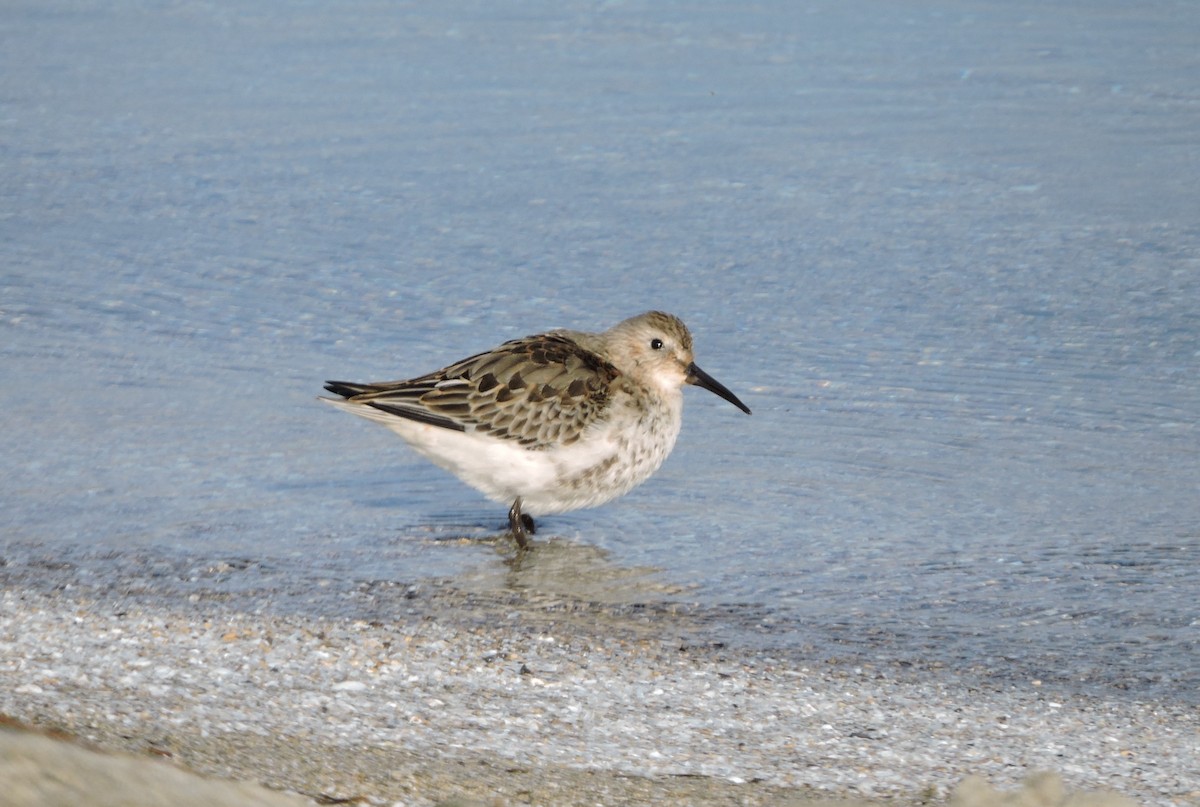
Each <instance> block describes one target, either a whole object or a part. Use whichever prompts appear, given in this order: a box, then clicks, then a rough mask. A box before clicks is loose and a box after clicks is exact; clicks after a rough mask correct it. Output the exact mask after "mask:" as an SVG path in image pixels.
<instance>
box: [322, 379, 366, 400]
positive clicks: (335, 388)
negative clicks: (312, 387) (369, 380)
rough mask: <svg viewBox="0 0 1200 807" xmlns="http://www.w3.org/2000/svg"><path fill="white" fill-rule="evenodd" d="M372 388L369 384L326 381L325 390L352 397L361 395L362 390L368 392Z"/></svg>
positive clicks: (344, 396)
mask: <svg viewBox="0 0 1200 807" xmlns="http://www.w3.org/2000/svg"><path fill="white" fill-rule="evenodd" d="M372 389H373V387H371V385H370V384H351V383H350V382H349V381H326V382H325V391H326V392H332V393H333V394H334V395H341V396H342V397H343V398H353V397H354V396H355V395H361V394H363V393H364V392H370V391H371V390H372Z"/></svg>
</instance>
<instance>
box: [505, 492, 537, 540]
mask: <svg viewBox="0 0 1200 807" xmlns="http://www.w3.org/2000/svg"><path fill="white" fill-rule="evenodd" d="M508 529H509V532H511V533H512V537H513V540H514V541H516V542H517V547H518V548H519V549H528V548H529V536H528V534H527V532H533V519H532V518H530V517H529V516H527V515H525V514H524V513H522V512H521V497H520V496H518V497H517V500H516V501H515V502H513V505H512V507H511V508H510V509H509V511H508Z"/></svg>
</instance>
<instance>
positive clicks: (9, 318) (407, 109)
mask: <svg viewBox="0 0 1200 807" xmlns="http://www.w3.org/2000/svg"><path fill="white" fill-rule="evenodd" d="M1197 41H1200V8H1198V7H1197V6H1196V5H1195V4H1193V3H1187V2H1184V3H1178V2H1146V3H1139V4H1136V6H1131V5H1129V4H1126V3H1119V2H1096V0H1086V1H1085V0H1077V1H1076V2H1060V3H1052V4H1046V3H1034V2H1006V3H989V2H982V0H968V2H955V3H936V2H924V3H896V2H890V0H889V1H888V2H883V1H882V0H880V2H854V3H836V2H808V3H792V2H783V1H782V0H780V2H769V3H757V4H754V3H751V4H747V3H740V2H738V3H735V2H721V1H719V0H718V1H715V2H711V3H701V4H698V5H697V4H682V3H674V2H626V3H622V2H606V3H595V2H586V3H584V2H568V3H548V2H533V3H522V4H519V5H508V4H494V3H458V4H418V5H417V6H414V7H409V6H403V5H394V4H387V3H368V2H349V3H339V4H296V3H284V2H260V3H255V4H250V5H245V4H236V3H224V2H217V3H203V4H202V3H189V2H183V3H162V2H150V0H147V1H146V2H114V3H104V4H87V3H67V2H46V0H37V2H32V0H31V1H30V2H12V3H9V4H8V5H7V6H6V7H5V10H4V11H3V12H2V14H0V42H2V43H3V47H0V169H2V173H0V373H2V378H3V384H0V411H3V413H4V416H3V418H4V420H3V424H4V425H3V428H2V429H0V508H2V510H0V557H4V558H7V560H8V561H9V562H10V564H13V565H17V564H19V563H21V562H24V561H23V560H22V559H27V558H29V557H35V556H36V557H41V558H46V557H64V558H72V559H73V562H75V563H81V564H83V565H85V566H86V565H87V564H88V563H91V562H94V563H95V564H96V568H97V569H101V571H100V572H98V573H102V574H106V575H113V576H114V580H115V583H114V584H116V583H118V582H119V580H117V578H119V571H113V570H112V569H111V568H110V566H111V564H110V566H104V563H103V562H102V561H103V559H104V558H109V559H111V558H113V557H119V556H120V553H121V552H126V551H130V550H131V548H132V549H136V550H137V551H139V552H142V553H149V554H150V555H154V554H155V553H157V554H159V555H161V556H162V557H170V558H178V557H196V558H205V559H209V558H221V557H231V558H251V559H254V560H255V562H259V563H262V564H266V565H267V566H269V567H270V568H272V569H273V570H275V571H274V573H275V574H277V575H279V576H280V578H281V579H283V580H285V581H290V584H292V585H294V586H305V585H307V582H306V581H310V580H327V579H338V578H341V579H349V578H353V579H360V580H384V581H386V580H399V581H411V580H418V579H420V578H422V577H427V576H444V575H451V576H461V577H463V578H464V579H468V578H470V577H471V576H472V575H481V574H483V575H486V574H487V573H489V570H493V569H495V568H497V567H498V566H499V565H500V564H501V563H502V558H501V556H500V555H499V554H497V552H496V551H495V549H493V548H491V547H487V546H485V545H472V544H459V543H455V542H453V541H446V540H437V539H439V538H446V537H452V536H453V535H457V534H472V535H474V534H481V533H486V532H489V531H494V530H498V529H499V528H500V527H501V526H502V525H503V523H504V512H503V508H502V507H497V506H496V505H494V504H491V503H489V502H487V501H485V500H484V499H483V498H482V497H481V496H479V495H478V494H476V493H474V492H473V491H471V490H469V489H468V488H465V487H464V486H462V485H461V484H460V483H458V482H457V481H455V480H454V479H453V478H451V477H448V476H446V475H444V474H443V473H442V472H440V471H437V470H436V469H433V468H431V467H429V466H427V464H425V463H424V462H423V461H422V460H420V459H419V458H417V457H416V456H415V455H413V454H411V453H410V452H408V451H407V450H406V449H405V448H404V446H403V445H402V444H401V443H400V441H399V440H396V439H394V438H392V437H391V436H390V435H388V434H387V433H386V432H384V431H383V430H381V429H378V427H374V426H373V425H372V424H369V423H365V422H362V421H359V420H356V419H353V418H349V417H346V416H345V415H342V414H340V413H337V412H335V411H333V410H331V409H329V408H327V407H323V406H321V405H319V404H318V403H317V402H316V401H315V400H314V399H315V396H316V395H317V394H318V393H319V392H320V387H321V382H322V381H323V380H324V379H326V378H342V377H345V378H350V379H361V380H366V379H385V378H394V377H404V376H408V375H415V374H418V373H422V372H425V371H428V370H431V369H434V368H437V367H440V366H442V365H444V364H446V363H448V362H450V361H452V360H454V359H457V358H460V357H462V356H464V355H467V354H468V353H471V352H475V351H478V350H480V349H484V348H487V347H490V346H491V345H493V344H495V343H498V342H499V341H501V340H503V339H507V338H511V337H514V336H519V335H524V334H527V333H532V332H536V331H539V330H542V329H545V328H548V327H554V326H570V327H578V328H587V329H592V328H596V329H599V328H603V327H607V326H608V325H610V324H612V323H613V322H615V321H617V320H618V319H621V318H623V317H626V316H629V315H631V314H634V313H638V312H640V311H643V310H646V309H649V308H663V309H666V310H669V311H672V312H673V313H676V314H678V315H680V316H681V317H683V318H684V319H685V321H687V322H688V323H689V324H690V325H691V327H692V330H693V332H694V334H695V337H696V343H697V361H698V363H699V364H700V365H701V366H702V367H704V368H705V369H706V370H707V371H708V372H709V373H711V374H712V375H714V376H715V377H716V378H718V379H719V380H720V381H722V382H723V383H724V384H726V385H727V386H728V387H730V388H731V389H732V390H734V391H735V392H736V393H737V394H738V395H739V396H740V397H742V398H743V399H744V400H745V401H746V402H747V404H748V405H749V406H750V407H751V408H752V409H753V410H754V415H753V416H752V417H749V418H747V417H745V416H744V415H742V414H741V413H740V412H738V411H737V410H735V409H734V408H733V407H731V406H729V405H728V404H726V403H725V402H723V401H721V400H720V399H718V398H716V397H715V396H712V395H709V394H707V393H705V392H703V391H700V390H689V391H688V392H687V407H686V408H687V411H686V413H685V424H684V429H683V433H682V435H681V437H680V441H679V446H678V448H677V449H676V452H675V454H674V455H673V456H672V457H671V458H670V459H669V460H668V462H667V464H666V465H665V466H664V468H663V469H662V471H660V473H659V474H658V475H657V476H656V477H654V478H653V479H652V480H651V481H650V482H649V483H647V484H646V485H644V486H643V487H642V488H640V489H638V490H636V491H635V492H634V493H632V494H630V495H629V496H628V497H626V498H624V499H622V500H620V501H618V502H616V503H613V504H610V505H607V506H605V507H603V508H600V509H597V510H591V511H582V512H577V513H572V514H568V515H564V516H558V517H552V518H548V519H546V521H545V523H544V524H543V529H544V535H551V536H557V537H559V538H560V539H562V540H564V541H566V542H569V543H571V544H575V545H579V546H582V547H589V548H596V549H599V550H603V551H604V552H606V553H607V556H606V557H607V562H609V563H611V564H612V565H613V566H614V567H617V568H630V569H634V568H642V567H650V568H653V569H656V570H658V571H657V572H656V573H655V580H656V581H657V582H658V583H660V584H661V585H663V586H668V587H676V588H682V590H683V592H682V594H680V595H679V596H681V597H682V598H683V599H685V600H686V601H688V602H694V603H696V604H697V605H698V606H699V607H701V608H703V609H709V610H710V612H711V613H713V614H716V615H718V616H717V617H716V618H715V620H716V624H715V627H714V630H715V631H716V633H717V634H719V635H720V636H722V637H724V639H726V640H728V641H736V642H747V643H749V644H751V645H754V646H760V647H767V648H770V649H772V650H773V651H774V650H779V651H780V652H789V653H791V654H793V656H796V657H801V658H805V657H812V658H847V659H851V660H852V661H854V662H855V663H859V662H861V661H864V660H866V661H875V662H879V663H896V662H899V663H905V664H907V663H927V662H934V663H938V664H942V665H944V669H945V670H946V671H947V674H952V673H955V672H956V671H960V670H968V669H970V670H984V671H986V672H987V674H990V675H995V676H998V677H1000V678H1001V679H1003V680H1011V681H1014V682H1016V683H1022V682H1028V681H1032V680H1041V679H1043V678H1046V679H1061V680H1065V681H1075V682H1077V683H1079V685H1080V686H1082V687H1084V688H1088V689H1091V690H1095V691H1099V692H1108V693H1115V692H1130V693H1132V694H1133V695H1134V696H1137V697H1154V698H1166V699H1175V700H1195V698H1196V693H1197V692H1198V691H1200V653H1198V640H1200V606H1198V605H1197V602H1198V600H1200V597H1198V596H1197V595H1198V594H1200V586H1198V584H1197V582H1196V581H1197V579H1198V573H1200V430H1198V428H1197V415H1198V413H1200V372H1198V369H1200V367H1198V366H1200V313H1198V312H1200V191H1198V190H1197V189H1200V135H1198V134H1197V133H1200V93H1198V92H1197V89H1196V88H1197V87H1200V57H1198V56H1197V51H1196V48H1195V43H1196V42H1197ZM431 539H433V540H431ZM89 559H90V560H89ZM213 585H219V582H216V583H213ZM566 585H567V587H569V585H570V581H567V583H566Z"/></svg>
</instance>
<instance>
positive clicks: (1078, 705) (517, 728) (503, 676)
mask: <svg viewBox="0 0 1200 807" xmlns="http://www.w3.org/2000/svg"><path fill="white" fill-rule="evenodd" d="M7 571H8V572H9V576H8V580H7V583H8V584H7V585H6V586H5V589H4V593H3V595H2V597H0V713H2V714H3V715H4V716H5V717H6V719H7V720H8V722H9V723H10V725H11V726H20V727H25V728H32V729H36V730H38V731H41V732H47V731H49V732H52V733H53V734H54V735H55V736H57V737H61V738H70V739H71V740H73V741H75V742H80V743H84V744H86V745H87V746H88V747H91V748H94V749H98V750H103V751H106V752H123V753H132V754H134V755H135V756H138V757H141V758H143V759H145V760H148V762H147V764H150V765H160V766H161V765H165V766H172V767H173V766H183V767H184V768H187V769H190V770H192V771H195V772H197V773H198V774H201V775H203V776H206V777H213V778H217V779H227V780H233V781H237V782H241V783H250V784H254V785H259V786H262V787H264V788H266V790H263V791H262V793H263V794H266V795H268V796H271V797H274V796H275V795H278V794H280V793H290V794H295V797H296V798H301V797H302V798H303V799H315V800H318V801H322V800H323V803H360V804H386V805H393V804H403V805H430V804H455V803H459V804H475V803H479V804H510V803H511V804H524V803H531V804H597V803H600V804H609V803H629V804H639V803H646V804H649V803H677V804H791V803H808V802H811V801H813V800H816V801H830V800H833V801H858V802H862V801H868V802H888V803H893V802H899V803H907V804H917V803H922V804H924V803H944V802H946V801H947V800H954V802H955V803H957V804H964V803H984V802H986V801H987V799H989V798H991V799H1001V800H1003V799H1004V798H1007V799H1009V800H1010V801H1011V800H1012V799H1016V798H1024V799H1025V800H1026V802H1025V803H1043V802H1044V803H1066V801H1064V800H1068V799H1075V800H1076V801H1075V802H1072V803H1086V800H1087V799H1088V798H1091V799H1092V800H1093V801H1094V802H1095V803H1114V804H1126V803H1137V804H1144V805H1163V807H1166V805H1195V804H1200V715H1198V714H1197V710H1196V709H1195V708H1194V707H1190V706H1172V705H1170V704H1152V703H1139V702H1132V701H1128V700H1121V699H1117V698H1113V699H1105V698H1096V697H1083V696H1063V695H1058V694H1054V693H1048V692H1045V691H1043V689H1042V688H1041V687H1039V686H1037V685H1036V684H1035V683H1031V684H1030V685H1028V686H1025V687H1020V686H1014V685H1011V684H1010V685H1003V686H1000V685H997V686H988V684H987V682H986V681H983V682H981V681H979V680H972V681H971V682H966V681H962V682H956V681H954V680H953V678H951V677H947V676H944V675H943V676H937V677H928V678H926V677H924V676H922V675H920V674H913V673H909V674H907V675H902V674H899V673H897V672H895V671H892V670H889V669H875V668H871V667H870V666H849V667H844V666H838V665H831V664H813V665H808V666H805V665H803V664H797V663H795V662H794V660H790V661H789V660H784V659H781V658H775V657H772V656H771V655H770V654H767V653H764V652H749V651H742V650H735V649H732V648H729V647H725V646H722V645H721V644H720V643H704V642H697V643H693V642H691V641H690V640H689V638H688V637H689V636H694V635H697V634H695V632H694V631H693V626H691V625H690V624H689V622H690V621H691V620H693V619H694V614H691V613H688V612H686V611H676V610H675V609H673V608H671V607H669V606H662V607H639V608H635V609H614V608H611V607H607V606H604V605H602V604H598V603H595V602H587V601H582V600H572V599H570V598H564V597H562V596H557V595H556V596H552V597H547V596H539V595H537V594H536V593H533V592H520V591H509V592H504V593H493V594H492V595H489V596H479V595H478V594H472V593H470V592H467V591H464V590H462V589H459V588H456V587H455V585H454V584H453V581H440V582H438V583H436V584H432V583H429V584H421V585H414V586H409V587H403V586H399V587H391V588H387V589H386V593H385V592H380V593H379V595H378V597H377V599H378V600H379V601H378V602H376V605H377V606H379V607H380V608H382V609H383V610H390V611H392V612H393V613H394V618H393V619H389V620H381V619H378V618H355V617H354V616H353V615H352V614H351V615H337V616H321V615H319V614H316V615H305V614H299V613H271V612H270V609H269V608H264V609H259V610H258V611H257V612H256V611H254V610H252V609H247V608H245V607H243V606H242V605H241V604H240V601H224V602H223V601H222V597H220V596H219V591H217V592H213V591H210V592H209V593H208V594H207V595H205V594H193V595H191V596H188V597H183V598H181V599H180V600H179V601H177V602H168V601H165V600H164V598H162V597H158V596H155V595H153V594H152V593H150V594H148V593H147V591H146V587H145V586H144V585H142V584H141V583H144V582H145V581H141V583H138V584H134V583H132V582H130V581H127V582H126V584H125V585H123V586H122V585H118V586H107V585H106V586H92V585H88V584H87V582H86V579H85V577H83V576H80V575H79V574H78V573H77V571H76V572H70V573H63V572H59V573H58V582H57V583H56V584H54V585H50V586H46V585H43V584H41V583H36V584H35V583H33V581H29V580H26V582H27V583H30V584H29V585H22V582H21V576H22V574H23V571H27V570H20V569H13V568H12V567H9V568H8V569H7ZM67 578H70V579H69V581H68V580H67ZM43 582H45V581H43ZM360 610H361V611H362V612H363V613H366V612H367V610H368V609H360ZM373 613H377V612H373ZM44 742H46V741H45V739H44V738H43V737H40V736H38V735H35V734H24V735H22V734H11V729H10V732H6V748H7V750H6V753H5V757H6V758H7V759H9V760H10V761H11V760H12V759H14V758H15V757H14V753H15V752H14V750H13V749H14V748H19V747H21V745H22V743H24V744H25V745H26V746H29V745H30V744H33V745H36V744H38V743H44ZM27 750H29V749H28V748H27ZM30 753H33V752H32V751H30ZM32 758H36V759H39V760H40V761H39V762H37V763H36V764H33V763H31V765H30V766H27V767H26V768H25V769H24V770H25V774H26V775H28V774H29V771H30V770H33V769H37V768H38V767H39V766H41V768H42V769H43V773H46V772H47V771H53V769H54V768H55V766H65V767H66V768H67V769H68V770H70V771H72V772H74V773H75V774H76V775H81V774H80V773H79V772H80V771H85V770H87V769H85V768H82V767H80V766H79V765H78V764H76V763H70V764H67V763H64V762H62V761H61V760H57V758H55V757H45V758H42V757H37V755H36V754H34V756H33V757H32ZM56 760H57V761H56ZM127 763H128V760H126V759H123V758H122V759H118V758H114V761H112V762H109V763H106V764H108V765H117V764H122V765H124V764H127ZM102 767H103V766H102ZM1039 774H1040V775H1041V776H1042V779H1040V780H1039V779H1037V778H1036V777H1037V776H1038V775H1039ZM14 776H15V774H14V772H13V770H12V766H11V765H10V766H9V768H8V769H5V768H2V767H0V777H3V778H5V779H6V780H8V783H9V785H10V788H9V790H8V792H9V796H12V794H13V793H16V792H18V791H15V790H13V789H12V787H11V785H12V780H13V778H14ZM1031 776H1032V777H1035V778H1034V780H1033V781H1032V782H1030V781H1029V780H1030V777H1031ZM1046 777H1049V778H1048V779H1047V778H1046ZM51 779H53V780H54V781H59V780H60V779H61V777H54V776H51ZM1023 782H1025V783H1026V784H1025V790H1019V788H1020V787H1021V786H1022V783H1023ZM1039 782H1040V784H1039ZM1047 782H1049V784H1047ZM1037 787H1041V791H1037V792H1041V793H1042V798H1041V800H1040V801H1039V800H1038V799H1034V800H1033V801H1032V802H1031V801H1029V799H1030V798H1031V796H1030V794H1031V793H1034V792H1035V791H1036V788H1037ZM184 789H185V790H186V789H187V788H184ZM994 789H995V790H994ZM35 792H39V793H42V795H43V796H44V795H45V794H44V793H43V792H42V791H37V790H36V786H35ZM1046 792H1048V793H1049V794H1050V795H1049V796H1046V795H1045V793H1046ZM1000 793H1008V794H1009V795H1007V796H1003V797H1001V795H999V794H1000ZM1014 793H1015V794H1016V795H1013V794H1014ZM1086 793H1093V794H1097V795H1094V796H1090V797H1087V796H1081V795H1080V794H1086ZM979 794H984V795H983V796H980V795H979ZM1022 794H1023V795H1022ZM5 798H7V797H4V796H0V803H12V804H15V803H18V802H15V801H11V800H10V801H7V802H5V801H4V799H5ZM39 798H41V796H39ZM238 798H244V797H236V798H234V800H233V801H232V802H231V803H254V802H250V801H245V800H242V801H240V802H239V801H238ZM1081 798H1082V799H1084V802H1080V801H1079V800H1080V799H1081ZM964 799H965V800H966V801H964ZM972 799H974V802H972ZM980 799H982V801H980ZM339 800H345V801H339ZM42 803H52V802H50V801H45V800H44V799H43V801H42ZM67 803H69V802H67ZM121 803H138V802H121ZM147 803H167V802H158V801H155V800H151V801H150V802H147ZM209 803H217V802H209ZM262 803H272V802H262ZM299 803H303V801H301V802H299ZM997 803H999V802H997Z"/></svg>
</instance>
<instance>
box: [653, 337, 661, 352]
mask: <svg viewBox="0 0 1200 807" xmlns="http://www.w3.org/2000/svg"><path fill="white" fill-rule="evenodd" d="M662 347H663V341H662V340H661V339H651V340H650V349H651V350H662Z"/></svg>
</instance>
